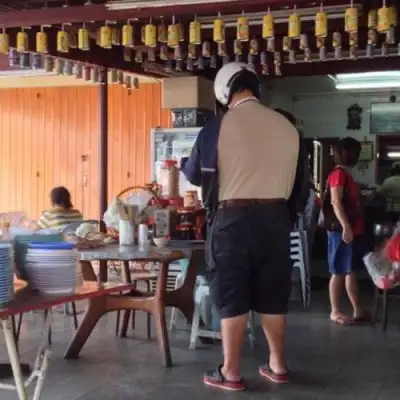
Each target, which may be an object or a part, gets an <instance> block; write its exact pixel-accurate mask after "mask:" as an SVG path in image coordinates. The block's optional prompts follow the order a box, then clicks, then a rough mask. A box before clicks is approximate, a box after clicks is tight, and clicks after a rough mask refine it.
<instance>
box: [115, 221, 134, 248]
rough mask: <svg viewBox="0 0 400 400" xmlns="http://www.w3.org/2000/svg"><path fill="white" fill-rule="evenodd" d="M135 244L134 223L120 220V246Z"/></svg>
mask: <svg viewBox="0 0 400 400" xmlns="http://www.w3.org/2000/svg"><path fill="white" fill-rule="evenodd" d="M134 242H135V227H134V225H133V221H129V220H123V219H121V220H119V244H121V245H133V244H134Z"/></svg>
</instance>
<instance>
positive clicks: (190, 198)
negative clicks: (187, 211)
mask: <svg viewBox="0 0 400 400" xmlns="http://www.w3.org/2000/svg"><path fill="white" fill-rule="evenodd" d="M198 203H199V196H198V194H197V191H196V190H186V192H185V195H184V196H183V206H184V207H197V205H198Z"/></svg>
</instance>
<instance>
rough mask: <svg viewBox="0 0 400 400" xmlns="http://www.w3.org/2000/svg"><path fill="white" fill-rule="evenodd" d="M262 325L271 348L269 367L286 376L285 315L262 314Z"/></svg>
mask: <svg viewBox="0 0 400 400" xmlns="http://www.w3.org/2000/svg"><path fill="white" fill-rule="evenodd" d="M260 316H261V325H262V327H263V330H264V334H265V337H266V339H267V341H268V346H269V354H270V356H269V367H270V368H271V370H272V371H273V372H274V373H276V374H286V373H287V371H286V363H285V332H286V318H285V316H284V315H266V314H261V315H260Z"/></svg>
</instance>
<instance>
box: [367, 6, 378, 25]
mask: <svg viewBox="0 0 400 400" xmlns="http://www.w3.org/2000/svg"><path fill="white" fill-rule="evenodd" d="M377 23H378V11H377V10H375V9H374V10H369V12H368V28H370V29H375V28H376V25H377Z"/></svg>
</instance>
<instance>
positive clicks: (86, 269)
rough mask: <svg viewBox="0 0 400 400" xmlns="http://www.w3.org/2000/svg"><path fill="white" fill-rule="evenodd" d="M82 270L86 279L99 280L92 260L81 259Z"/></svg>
mask: <svg viewBox="0 0 400 400" xmlns="http://www.w3.org/2000/svg"><path fill="white" fill-rule="evenodd" d="M81 270H82V276H83V279H84V280H85V281H90V282H97V276H96V274H95V272H94V269H93V266H92V263H91V262H90V261H81Z"/></svg>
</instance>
